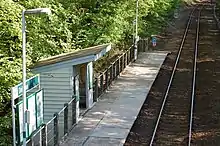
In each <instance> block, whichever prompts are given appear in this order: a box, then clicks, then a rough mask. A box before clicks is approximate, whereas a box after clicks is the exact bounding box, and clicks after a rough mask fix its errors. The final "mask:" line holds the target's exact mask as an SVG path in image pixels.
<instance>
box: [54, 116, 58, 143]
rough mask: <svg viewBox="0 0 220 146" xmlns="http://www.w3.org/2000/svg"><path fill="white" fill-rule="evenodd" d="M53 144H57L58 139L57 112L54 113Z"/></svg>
mask: <svg viewBox="0 0 220 146" xmlns="http://www.w3.org/2000/svg"><path fill="white" fill-rule="evenodd" d="M54 117H55V118H54V146H57V145H58V140H59V138H58V137H59V126H58V125H59V115H58V113H55V114H54Z"/></svg>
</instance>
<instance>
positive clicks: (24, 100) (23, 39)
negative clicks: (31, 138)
mask: <svg viewBox="0 0 220 146" xmlns="http://www.w3.org/2000/svg"><path fill="white" fill-rule="evenodd" d="M24 14H25V10H23V11H22V59H23V60H22V63H23V65H22V74H23V146H26V122H27V121H26V119H27V117H26V110H27V107H26V46H25V44H26V34H25V15H24Z"/></svg>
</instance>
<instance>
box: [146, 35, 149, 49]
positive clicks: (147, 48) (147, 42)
mask: <svg viewBox="0 0 220 146" xmlns="http://www.w3.org/2000/svg"><path fill="white" fill-rule="evenodd" d="M146 48H147V51H148V50H149V39H148V38H147V47H146Z"/></svg>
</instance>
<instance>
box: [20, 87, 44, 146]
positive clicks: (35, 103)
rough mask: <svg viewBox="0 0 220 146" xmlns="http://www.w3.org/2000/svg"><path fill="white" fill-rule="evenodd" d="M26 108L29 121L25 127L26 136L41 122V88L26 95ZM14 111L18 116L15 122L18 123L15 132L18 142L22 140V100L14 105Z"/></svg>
mask: <svg viewBox="0 0 220 146" xmlns="http://www.w3.org/2000/svg"><path fill="white" fill-rule="evenodd" d="M27 109H28V111H29V119H30V121H29V123H28V124H27V128H26V137H27V138H28V137H30V136H31V134H32V133H33V132H34V131H35V130H36V129H37V128H39V127H40V126H41V125H42V124H43V90H42V89H41V90H39V91H37V92H35V93H33V94H31V95H29V96H28V97H27ZM16 111H17V115H18V118H17V119H16V120H17V123H18V125H19V128H18V131H17V133H16V135H17V138H18V142H19V143H21V142H22V141H23V133H22V132H23V100H22V101H20V102H19V103H18V104H17V105H16Z"/></svg>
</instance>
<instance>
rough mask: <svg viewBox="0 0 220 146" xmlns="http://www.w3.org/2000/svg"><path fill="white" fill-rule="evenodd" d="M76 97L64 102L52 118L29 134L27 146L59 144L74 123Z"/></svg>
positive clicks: (54, 145) (53, 145) (52, 145)
mask: <svg viewBox="0 0 220 146" xmlns="http://www.w3.org/2000/svg"><path fill="white" fill-rule="evenodd" d="M76 99H77V98H76V97H74V98H73V99H72V100H71V101H70V102H69V103H65V104H64V107H63V109H62V110H60V111H59V112H58V113H54V116H53V118H52V119H51V120H50V121H49V122H47V123H46V124H44V125H42V126H41V128H40V129H39V130H38V131H36V132H35V133H34V134H33V135H32V136H31V139H29V140H28V141H27V146H33V145H34V146H38V145H39V146H40V145H42V146H56V145H59V141H62V140H64V139H65V137H66V136H67V135H68V133H69V132H70V131H71V129H72V127H73V126H74V125H75V123H76V113H75V111H76Z"/></svg>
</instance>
